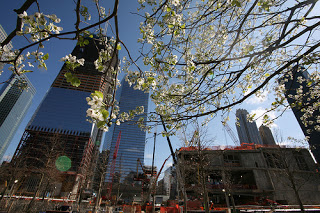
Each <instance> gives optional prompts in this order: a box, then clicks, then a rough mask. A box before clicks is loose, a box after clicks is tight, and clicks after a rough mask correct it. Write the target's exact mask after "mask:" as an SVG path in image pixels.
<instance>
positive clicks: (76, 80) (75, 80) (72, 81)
mask: <svg viewBox="0 0 320 213" xmlns="http://www.w3.org/2000/svg"><path fill="white" fill-rule="evenodd" d="M80 84H81V81H80V80H79V78H77V77H76V76H74V77H73V78H72V80H71V85H72V86H74V87H78V86H80Z"/></svg>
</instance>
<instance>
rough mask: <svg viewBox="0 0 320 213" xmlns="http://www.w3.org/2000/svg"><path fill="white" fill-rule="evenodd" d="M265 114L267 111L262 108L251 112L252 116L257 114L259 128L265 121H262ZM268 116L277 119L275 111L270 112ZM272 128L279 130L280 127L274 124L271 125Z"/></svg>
mask: <svg viewBox="0 0 320 213" xmlns="http://www.w3.org/2000/svg"><path fill="white" fill-rule="evenodd" d="M265 112H266V110H265V109H264V108H262V107H258V108H257V109H255V110H251V112H250V114H256V116H255V119H256V123H257V126H258V128H259V126H261V125H262V123H263V119H262V118H263V115H264V113H265ZM267 115H268V116H269V117H270V118H271V119H274V118H276V117H277V116H276V113H275V112H274V111H271V112H268V113H267ZM270 127H271V128H277V127H278V125H277V124H275V123H272V124H271V125H270Z"/></svg>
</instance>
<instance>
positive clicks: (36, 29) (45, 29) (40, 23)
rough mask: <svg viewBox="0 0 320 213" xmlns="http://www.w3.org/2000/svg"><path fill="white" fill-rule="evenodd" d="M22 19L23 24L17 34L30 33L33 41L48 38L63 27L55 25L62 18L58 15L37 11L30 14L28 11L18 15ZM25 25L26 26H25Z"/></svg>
mask: <svg viewBox="0 0 320 213" xmlns="http://www.w3.org/2000/svg"><path fill="white" fill-rule="evenodd" d="M18 17H19V18H21V19H22V25H21V29H20V31H18V32H17V35H24V34H30V39H31V40H32V41H33V42H36V41H39V40H40V39H43V38H47V37H48V36H49V35H50V34H52V33H55V34H59V33H60V32H61V31H62V30H63V28H62V27H59V26H57V25H55V24H56V23H60V21H61V20H60V19H59V18H58V17H57V16H56V15H54V14H53V15H45V14H43V13H39V12H36V13H35V14H33V15H28V14H27V12H26V11H24V12H23V13H22V14H19V15H18ZM25 25H26V26H25ZM24 26H25V27H24Z"/></svg>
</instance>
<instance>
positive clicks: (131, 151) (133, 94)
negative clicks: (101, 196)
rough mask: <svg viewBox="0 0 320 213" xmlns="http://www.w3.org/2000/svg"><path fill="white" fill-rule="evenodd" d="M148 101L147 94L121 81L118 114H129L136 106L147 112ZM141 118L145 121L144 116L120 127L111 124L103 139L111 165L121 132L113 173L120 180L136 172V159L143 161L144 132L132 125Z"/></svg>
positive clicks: (108, 179)
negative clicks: (108, 152) (115, 173)
mask: <svg viewBox="0 0 320 213" xmlns="http://www.w3.org/2000/svg"><path fill="white" fill-rule="evenodd" d="M148 99H149V94H148V93H144V92H143V91H140V90H135V89H133V86H131V87H130V86H129V84H128V83H127V82H126V81H125V80H122V82H121V87H120V90H119V98H118V101H119V107H120V113H122V112H129V110H132V109H135V108H136V107H137V106H143V107H144V111H145V112H147V111H148ZM141 116H143V117H144V118H145V120H146V115H139V116H137V117H136V119H135V120H134V121H131V122H125V123H122V124H121V125H120V126H117V125H114V124H113V125H112V126H111V128H110V130H109V132H108V133H107V134H106V137H105V143H104V149H110V157H109V164H110V163H112V157H113V153H114V150H115V145H116V142H117V137H118V135H119V132H120V131H121V141H120V146H119V150H118V157H117V159H116V167H115V168H116V169H115V171H116V172H118V173H119V174H120V175H121V180H123V179H125V177H126V176H127V175H128V174H129V173H130V172H134V171H136V168H137V159H138V158H139V159H140V161H141V162H142V163H143V160H144V149H145V143H146V132H144V131H142V130H141V129H140V128H139V127H138V125H136V124H135V123H134V122H135V121H137V119H138V118H139V117H141ZM108 168H110V166H108ZM120 168H121V169H120ZM139 168H140V167H139ZM120 170H121V171H120ZM139 170H140V169H139ZM107 181H110V174H108V172H107Z"/></svg>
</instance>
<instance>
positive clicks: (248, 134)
mask: <svg viewBox="0 0 320 213" xmlns="http://www.w3.org/2000/svg"><path fill="white" fill-rule="evenodd" d="M248 114H249V113H248V111H247V110H245V109H237V112H236V116H237V123H236V127H237V132H238V135H239V140H240V143H241V144H243V143H253V144H262V140H261V138H260V134H259V131H258V128H257V124H256V122H255V121H253V122H249V121H248V119H247V116H248Z"/></svg>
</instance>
